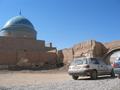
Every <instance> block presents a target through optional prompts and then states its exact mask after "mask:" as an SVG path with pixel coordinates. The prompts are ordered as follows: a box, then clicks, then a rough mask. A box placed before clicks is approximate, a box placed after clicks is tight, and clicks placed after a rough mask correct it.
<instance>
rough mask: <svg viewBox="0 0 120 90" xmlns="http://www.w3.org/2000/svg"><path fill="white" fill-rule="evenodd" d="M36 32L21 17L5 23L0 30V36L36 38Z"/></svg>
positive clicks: (26, 20) (27, 21)
mask: <svg viewBox="0 0 120 90" xmlns="http://www.w3.org/2000/svg"><path fill="white" fill-rule="evenodd" d="M36 33H37V32H36V30H35V29H34V26H33V25H32V23H31V22H30V21H29V20H28V19H26V18H25V17H23V16H15V17H13V18H11V19H10V20H8V21H7V23H6V24H5V25H4V26H3V28H2V29H1V30H0V36H5V37H17V38H18V37H19V38H36Z"/></svg>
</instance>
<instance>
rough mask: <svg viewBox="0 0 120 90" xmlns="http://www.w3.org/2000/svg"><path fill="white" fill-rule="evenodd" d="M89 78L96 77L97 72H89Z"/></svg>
mask: <svg viewBox="0 0 120 90" xmlns="http://www.w3.org/2000/svg"><path fill="white" fill-rule="evenodd" d="M90 77H91V79H93V80H95V79H97V72H96V71H92V72H91V74H90Z"/></svg>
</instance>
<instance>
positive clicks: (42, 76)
mask: <svg viewBox="0 0 120 90" xmlns="http://www.w3.org/2000/svg"><path fill="white" fill-rule="evenodd" d="M69 79H71V77H70V76H69V75H68V74H67V72H53V71H48V72H46V71H43V72H40V71H0V86H20V85H31V84H33V83H34V84H41V83H42V84H43V83H50V82H60V81H63V80H69Z"/></svg>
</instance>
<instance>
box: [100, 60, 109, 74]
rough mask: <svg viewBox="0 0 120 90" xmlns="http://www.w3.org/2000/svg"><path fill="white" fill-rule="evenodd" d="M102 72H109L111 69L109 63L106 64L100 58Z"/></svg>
mask: <svg viewBox="0 0 120 90" xmlns="http://www.w3.org/2000/svg"><path fill="white" fill-rule="evenodd" d="M99 63H100V66H99V67H100V69H101V74H108V73H109V72H110V71H109V70H108V67H107V64H105V63H104V62H103V61H102V60H99Z"/></svg>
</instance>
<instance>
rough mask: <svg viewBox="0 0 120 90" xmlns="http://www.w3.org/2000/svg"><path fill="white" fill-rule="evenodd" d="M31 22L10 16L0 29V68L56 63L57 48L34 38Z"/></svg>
mask: <svg viewBox="0 0 120 90" xmlns="http://www.w3.org/2000/svg"><path fill="white" fill-rule="evenodd" d="M36 35H37V32H36V30H35V28H34V26H33V25H32V23H31V22H30V21H29V20H28V19H26V18H25V17H23V16H21V15H20V16H15V17H13V18H11V19H10V20H9V21H8V22H7V23H6V24H5V25H4V26H3V28H2V29H1V30H0V68H11V67H21V68H43V67H45V68H49V67H53V66H55V65H56V62H57V49H56V48H55V47H52V43H50V44H49V45H45V41H44V40H37V39H36Z"/></svg>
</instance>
